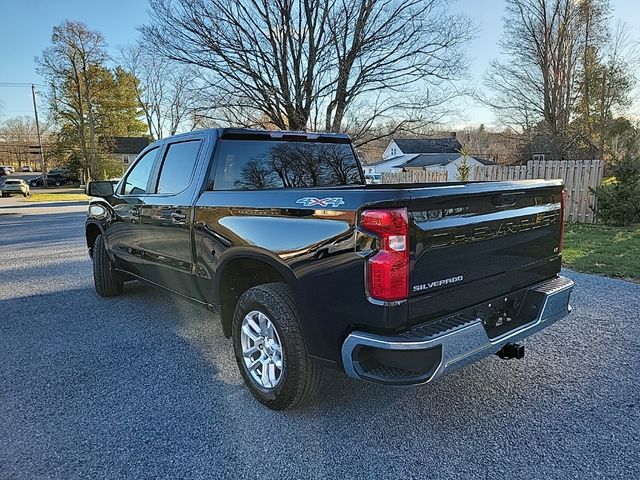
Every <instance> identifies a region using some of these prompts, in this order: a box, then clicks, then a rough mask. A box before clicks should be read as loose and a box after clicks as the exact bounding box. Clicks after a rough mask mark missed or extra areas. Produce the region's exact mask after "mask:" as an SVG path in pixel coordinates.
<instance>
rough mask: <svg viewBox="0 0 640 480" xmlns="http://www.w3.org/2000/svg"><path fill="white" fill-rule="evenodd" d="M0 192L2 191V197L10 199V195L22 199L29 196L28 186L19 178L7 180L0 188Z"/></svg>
mask: <svg viewBox="0 0 640 480" xmlns="http://www.w3.org/2000/svg"><path fill="white" fill-rule="evenodd" d="M0 190H2V196H3V197H10V196H11V195H16V194H20V195H22V196H24V197H28V196H29V195H31V191H30V190H29V185H27V182H25V181H24V180H22V179H21V178H7V179H6V180H5V181H4V183H3V184H2V186H1V187H0Z"/></svg>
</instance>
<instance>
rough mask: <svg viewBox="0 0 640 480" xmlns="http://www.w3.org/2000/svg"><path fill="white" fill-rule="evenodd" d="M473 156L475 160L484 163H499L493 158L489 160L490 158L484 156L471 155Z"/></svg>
mask: <svg viewBox="0 0 640 480" xmlns="http://www.w3.org/2000/svg"><path fill="white" fill-rule="evenodd" d="M471 158H473V159H474V160H477V161H478V162H480V163H481V164H483V165H497V163H496V162H494V161H493V160H489V159H488V158H482V157H471Z"/></svg>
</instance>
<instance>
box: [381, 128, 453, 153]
mask: <svg viewBox="0 0 640 480" xmlns="http://www.w3.org/2000/svg"><path fill="white" fill-rule="evenodd" d="M461 149H462V144H461V143H460V142H459V141H458V139H457V137H456V132H452V133H451V135H450V136H449V137H444V138H393V139H392V140H391V141H390V142H389V145H387V148H386V149H385V150H384V153H383V154H382V159H383V160H389V159H391V158H394V157H399V156H401V155H411V154H416V153H458V152H460V150H461Z"/></svg>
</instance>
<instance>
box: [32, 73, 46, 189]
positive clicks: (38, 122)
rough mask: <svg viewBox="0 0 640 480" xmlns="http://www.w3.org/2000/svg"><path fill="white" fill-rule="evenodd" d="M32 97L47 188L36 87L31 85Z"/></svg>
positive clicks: (42, 168) (41, 164)
mask: <svg viewBox="0 0 640 480" xmlns="http://www.w3.org/2000/svg"><path fill="white" fill-rule="evenodd" d="M31 96H32V97H33V113H34V115H35V117H36V132H37V133H38V146H39V147H40V170H42V183H43V185H44V188H47V170H46V165H45V161H44V150H43V149H42V137H41V136H40V121H39V120H38V107H37V106H36V86H35V85H33V84H31Z"/></svg>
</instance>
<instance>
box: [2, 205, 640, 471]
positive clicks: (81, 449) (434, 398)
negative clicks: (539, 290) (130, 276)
mask: <svg viewBox="0 0 640 480" xmlns="http://www.w3.org/2000/svg"><path fill="white" fill-rule="evenodd" d="M25 210H26V209H25ZM77 210H83V208H81V207H77ZM0 212H1V210H0ZM82 224H83V214H82V213H81V212H79V211H73V210H72V211H66V210H59V209H57V208H51V209H48V210H45V211H44V212H43V211H42V210H38V214H36V215H31V214H29V212H28V211H25V212H24V215H23V216H22V217H18V216H15V215H0V252H2V259H3V260H2V263H1V264H0V478H3V479H4V478H11V479H33V478H60V479H72V478H133V479H143V478H172V479H173V478H215V479H218V478H224V477H230V478H252V479H253V478H273V479H280V478H283V479H285V478H286V479H289V478H331V479H334V478H427V477H431V478H479V477H480V478H481V477H485V478H581V479H582V478H605V477H609V478H638V476H639V475H640V462H639V459H640V438H639V437H640V383H639V382H638V372H640V360H639V359H640V345H639V342H640V341H639V338H640V335H639V334H640V322H639V321H638V318H637V317H638V311H640V285H636V284H632V283H628V282H623V281H618V280H610V279H605V278H601V277H597V276H590V275H582V274H577V273H573V272H567V274H568V275H569V276H571V277H572V278H574V279H575V280H576V281H577V283H578V287H577V289H576V291H575V296H574V301H573V303H574V307H575V310H574V314H573V315H572V316H571V317H570V319H567V320H565V321H563V322H561V323H558V324H556V325H554V326H553V327H551V328H549V329H548V330H546V331H544V332H542V333H540V334H539V335H538V336H537V337H535V341H533V340H532V341H529V342H528V345H527V356H526V358H525V359H523V360H520V361H511V362H505V361H502V360H499V359H497V358H490V359H487V360H485V361H483V362H481V363H480V364H477V365H473V366H471V367H469V368H466V369H464V370H461V371H458V372H456V373H454V374H452V375H450V376H448V377H445V378H442V379H440V380H438V381H437V382H436V383H434V384H432V385H427V386H422V387H417V388H404V389H398V388H389V387H382V386H376V385H370V384H365V383H362V382H357V381H354V380H351V379H348V378H346V377H345V376H344V375H342V374H340V373H337V372H331V373H329V374H328V375H327V376H326V378H325V387H324V389H323V391H322V395H321V396H320V398H319V399H318V400H317V402H315V404H313V405H311V406H309V407H307V408H306V409H304V410H297V411H292V412H289V413H277V412H272V411H269V410H267V409H265V408H263V407H262V406H260V405H259V404H258V403H257V402H255V401H254V400H253V399H252V398H251V396H250V395H249V394H248V393H247V391H246V390H245V389H244V388H243V386H242V383H241V379H240V376H239V374H238V373H237V371H236V366H235V364H234V361H233V357H232V347H231V344H230V342H229V341H227V340H225V339H224V338H223V337H222V334H221V329H220V327H219V325H218V322H217V319H216V318H215V317H213V316H212V315H211V314H210V313H208V312H207V311H205V310H203V309H201V308H200V307H197V306H194V305H191V304H189V303H187V302H185V301H182V300H180V299H178V298H174V297H171V296H167V295H165V294H163V293H160V292H158V291H155V290H154V289H152V288H150V287H147V286H143V285H141V284H137V283H135V284H131V285H128V286H127V287H126V295H124V296H122V297H118V298H116V299H111V300H104V299H101V298H99V297H98V296H97V295H96V294H95V293H94V290H93V286H92V279H91V273H90V272H91V270H90V262H89V260H88V259H87V256H86V254H85V249H84V246H83V239H82Z"/></svg>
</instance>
